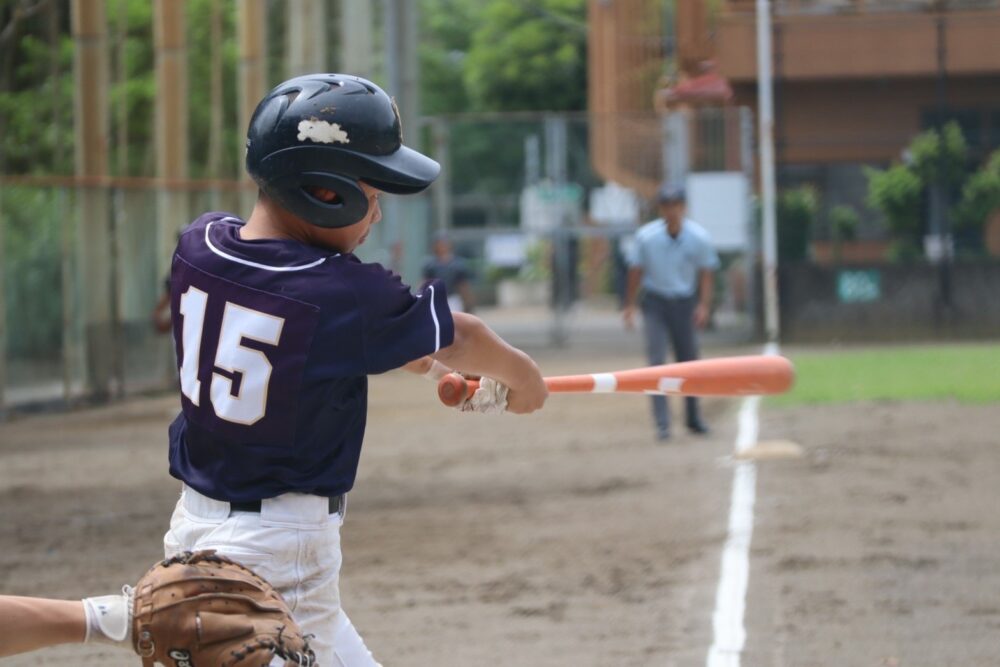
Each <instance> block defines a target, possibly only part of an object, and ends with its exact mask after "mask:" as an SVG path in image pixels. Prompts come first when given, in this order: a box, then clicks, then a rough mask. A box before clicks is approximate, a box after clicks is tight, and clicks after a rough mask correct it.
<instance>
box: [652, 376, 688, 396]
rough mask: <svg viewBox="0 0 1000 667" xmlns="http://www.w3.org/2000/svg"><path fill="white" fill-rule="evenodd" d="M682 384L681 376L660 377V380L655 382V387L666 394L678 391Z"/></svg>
mask: <svg viewBox="0 0 1000 667" xmlns="http://www.w3.org/2000/svg"><path fill="white" fill-rule="evenodd" d="M683 386H684V379H683V378H670V377H667V378H660V381H659V382H657V383H656V388H657V389H659V390H660V391H662V392H664V393H667V394H670V393H679V392H680V390H681V388H682V387H683Z"/></svg>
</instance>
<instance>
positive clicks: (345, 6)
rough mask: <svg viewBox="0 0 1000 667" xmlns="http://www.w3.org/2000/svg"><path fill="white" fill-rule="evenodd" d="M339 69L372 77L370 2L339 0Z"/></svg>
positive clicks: (365, 0) (367, 77) (367, 0)
mask: <svg viewBox="0 0 1000 667" xmlns="http://www.w3.org/2000/svg"><path fill="white" fill-rule="evenodd" d="M340 11H341V15H340V43H341V51H340V71H341V72H343V73H345V74H354V75H356V76H360V77H364V78H366V79H371V78H373V77H374V74H375V72H374V70H375V68H374V65H373V63H372V60H373V58H372V56H373V55H374V51H373V46H372V2H371V1H370V0H341V2H340Z"/></svg>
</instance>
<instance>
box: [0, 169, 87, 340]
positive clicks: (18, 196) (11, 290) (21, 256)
mask: <svg viewBox="0 0 1000 667" xmlns="http://www.w3.org/2000/svg"><path fill="white" fill-rule="evenodd" d="M70 206H71V204H70V203H69V202H61V201H60V200H59V199H57V198H53V197H52V193H51V191H50V190H48V189H43V188H26V187H19V186H5V187H4V192H3V211H2V216H3V221H2V223H3V224H4V225H5V227H4V231H5V239H4V240H5V241H6V243H5V248H4V250H5V255H6V261H5V262H4V263H3V266H0V270H2V271H4V273H5V274H6V276H5V277H6V288H7V289H6V294H5V295H4V296H5V299H4V305H5V306H6V310H7V327H8V339H7V346H8V354H10V355H11V356H12V357H35V358H45V357H52V356H54V355H56V354H58V353H59V349H60V347H61V341H62V270H61V264H60V261H61V260H60V247H61V241H60V235H61V233H62V231H61V230H62V225H63V224H67V223H66V221H65V220H64V218H63V216H64V215H67V214H68V213H69V211H70V210H71V208H70Z"/></svg>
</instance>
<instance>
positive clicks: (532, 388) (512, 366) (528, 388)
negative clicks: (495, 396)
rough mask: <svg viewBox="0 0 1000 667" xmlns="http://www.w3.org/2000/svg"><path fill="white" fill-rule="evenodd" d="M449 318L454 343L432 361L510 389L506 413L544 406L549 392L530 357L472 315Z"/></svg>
mask: <svg viewBox="0 0 1000 667" xmlns="http://www.w3.org/2000/svg"><path fill="white" fill-rule="evenodd" d="M452 318H453V320H454V323H455V339H454V341H453V342H452V344H451V345H449V346H448V347H445V348H442V349H440V350H438V351H437V352H436V353H435V354H434V355H433V356H434V358H435V359H437V360H438V361H440V362H441V363H443V364H445V365H446V366H449V367H451V368H454V369H456V370H460V371H462V372H464V373H472V374H475V375H484V376H486V377H491V378H493V379H494V380H497V381H499V382H500V383H501V384H503V385H506V386H507V387H508V388H509V389H510V392H509V393H508V394H507V411H508V412H513V413H516V414H526V413H529V412H534V411H535V410H538V409H539V408H541V407H542V405H544V404H545V399H546V398H548V395H549V391H548V389H546V387H545V381H544V380H543V379H542V374H541V373H540V372H539V370H538V366H537V365H536V364H535V362H534V361H533V360H532V359H531V357H529V356H528V355H527V354H525V353H524V352H522V351H521V350H518V349H517V348H515V347H512V346H511V345H509V344H508V343H507V342H506V341H504V340H503V339H502V338H500V337H499V336H498V335H496V334H495V333H494V332H493V330H492V329H490V328H489V327H488V326H486V324H485V323H484V322H483V321H482V320H480V319H479V318H478V317H476V316H474V315H469V314H468V313H453V314H452ZM417 361H418V362H419V361H420V360H419V359H418V360H417ZM411 363H412V362H411Z"/></svg>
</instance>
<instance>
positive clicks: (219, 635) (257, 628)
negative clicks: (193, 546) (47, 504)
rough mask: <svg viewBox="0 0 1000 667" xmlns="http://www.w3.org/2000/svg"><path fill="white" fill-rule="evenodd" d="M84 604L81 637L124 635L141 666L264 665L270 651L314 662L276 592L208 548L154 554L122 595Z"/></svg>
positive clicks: (292, 661)
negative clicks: (166, 556) (84, 627)
mask: <svg viewBox="0 0 1000 667" xmlns="http://www.w3.org/2000/svg"><path fill="white" fill-rule="evenodd" d="M123 600H124V602H125V604H122V601H123ZM84 607H85V609H86V615H87V623H88V629H87V641H93V640H100V641H112V642H126V641H128V640H129V638H131V644H132V647H133V648H134V649H135V651H136V653H138V654H139V656H140V657H141V658H142V664H143V667H153V664H154V663H159V664H162V665H178V666H181V665H190V666H192V667H193V666H195V665H206V666H208V665H211V666H212V667H267V666H268V665H270V664H271V662H272V660H273V659H274V658H275V657H278V658H283V659H284V660H285V664H286V665H300V666H303V667H312V666H313V665H315V662H316V658H315V655H314V654H313V652H312V650H311V649H310V648H309V641H308V639H307V638H306V637H304V636H303V635H302V631H301V629H300V628H299V626H298V624H297V623H296V622H295V621H294V620H293V619H292V614H291V611H290V610H289V609H288V605H287V604H286V603H285V601H284V600H283V599H282V597H281V595H280V594H279V593H278V592H277V591H276V590H275V589H274V588H273V587H272V586H271V585H270V584H269V583H267V582H266V581H265V580H264V579H263V578H261V577H260V576H258V575H257V574H255V573H254V572H253V571H251V570H249V569H247V568H245V567H243V566H242V565H240V564H239V563H236V562H234V561H231V560H229V559H228V558H225V557H224V556H219V555H217V554H216V553H215V552H214V551H196V552H193V553H192V552H186V553H183V554H180V555H178V556H175V557H173V558H170V559H167V560H164V561H161V562H159V563H157V564H156V565H154V566H153V567H152V568H150V570H149V571H148V572H146V574H145V575H143V577H142V578H141V579H140V580H139V583H138V584H136V586H135V588H134V589H131V588H129V587H127V586H126V587H125V591H124V595H123V596H122V597H119V596H107V597H103V598H87V599H86V600H84Z"/></svg>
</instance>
